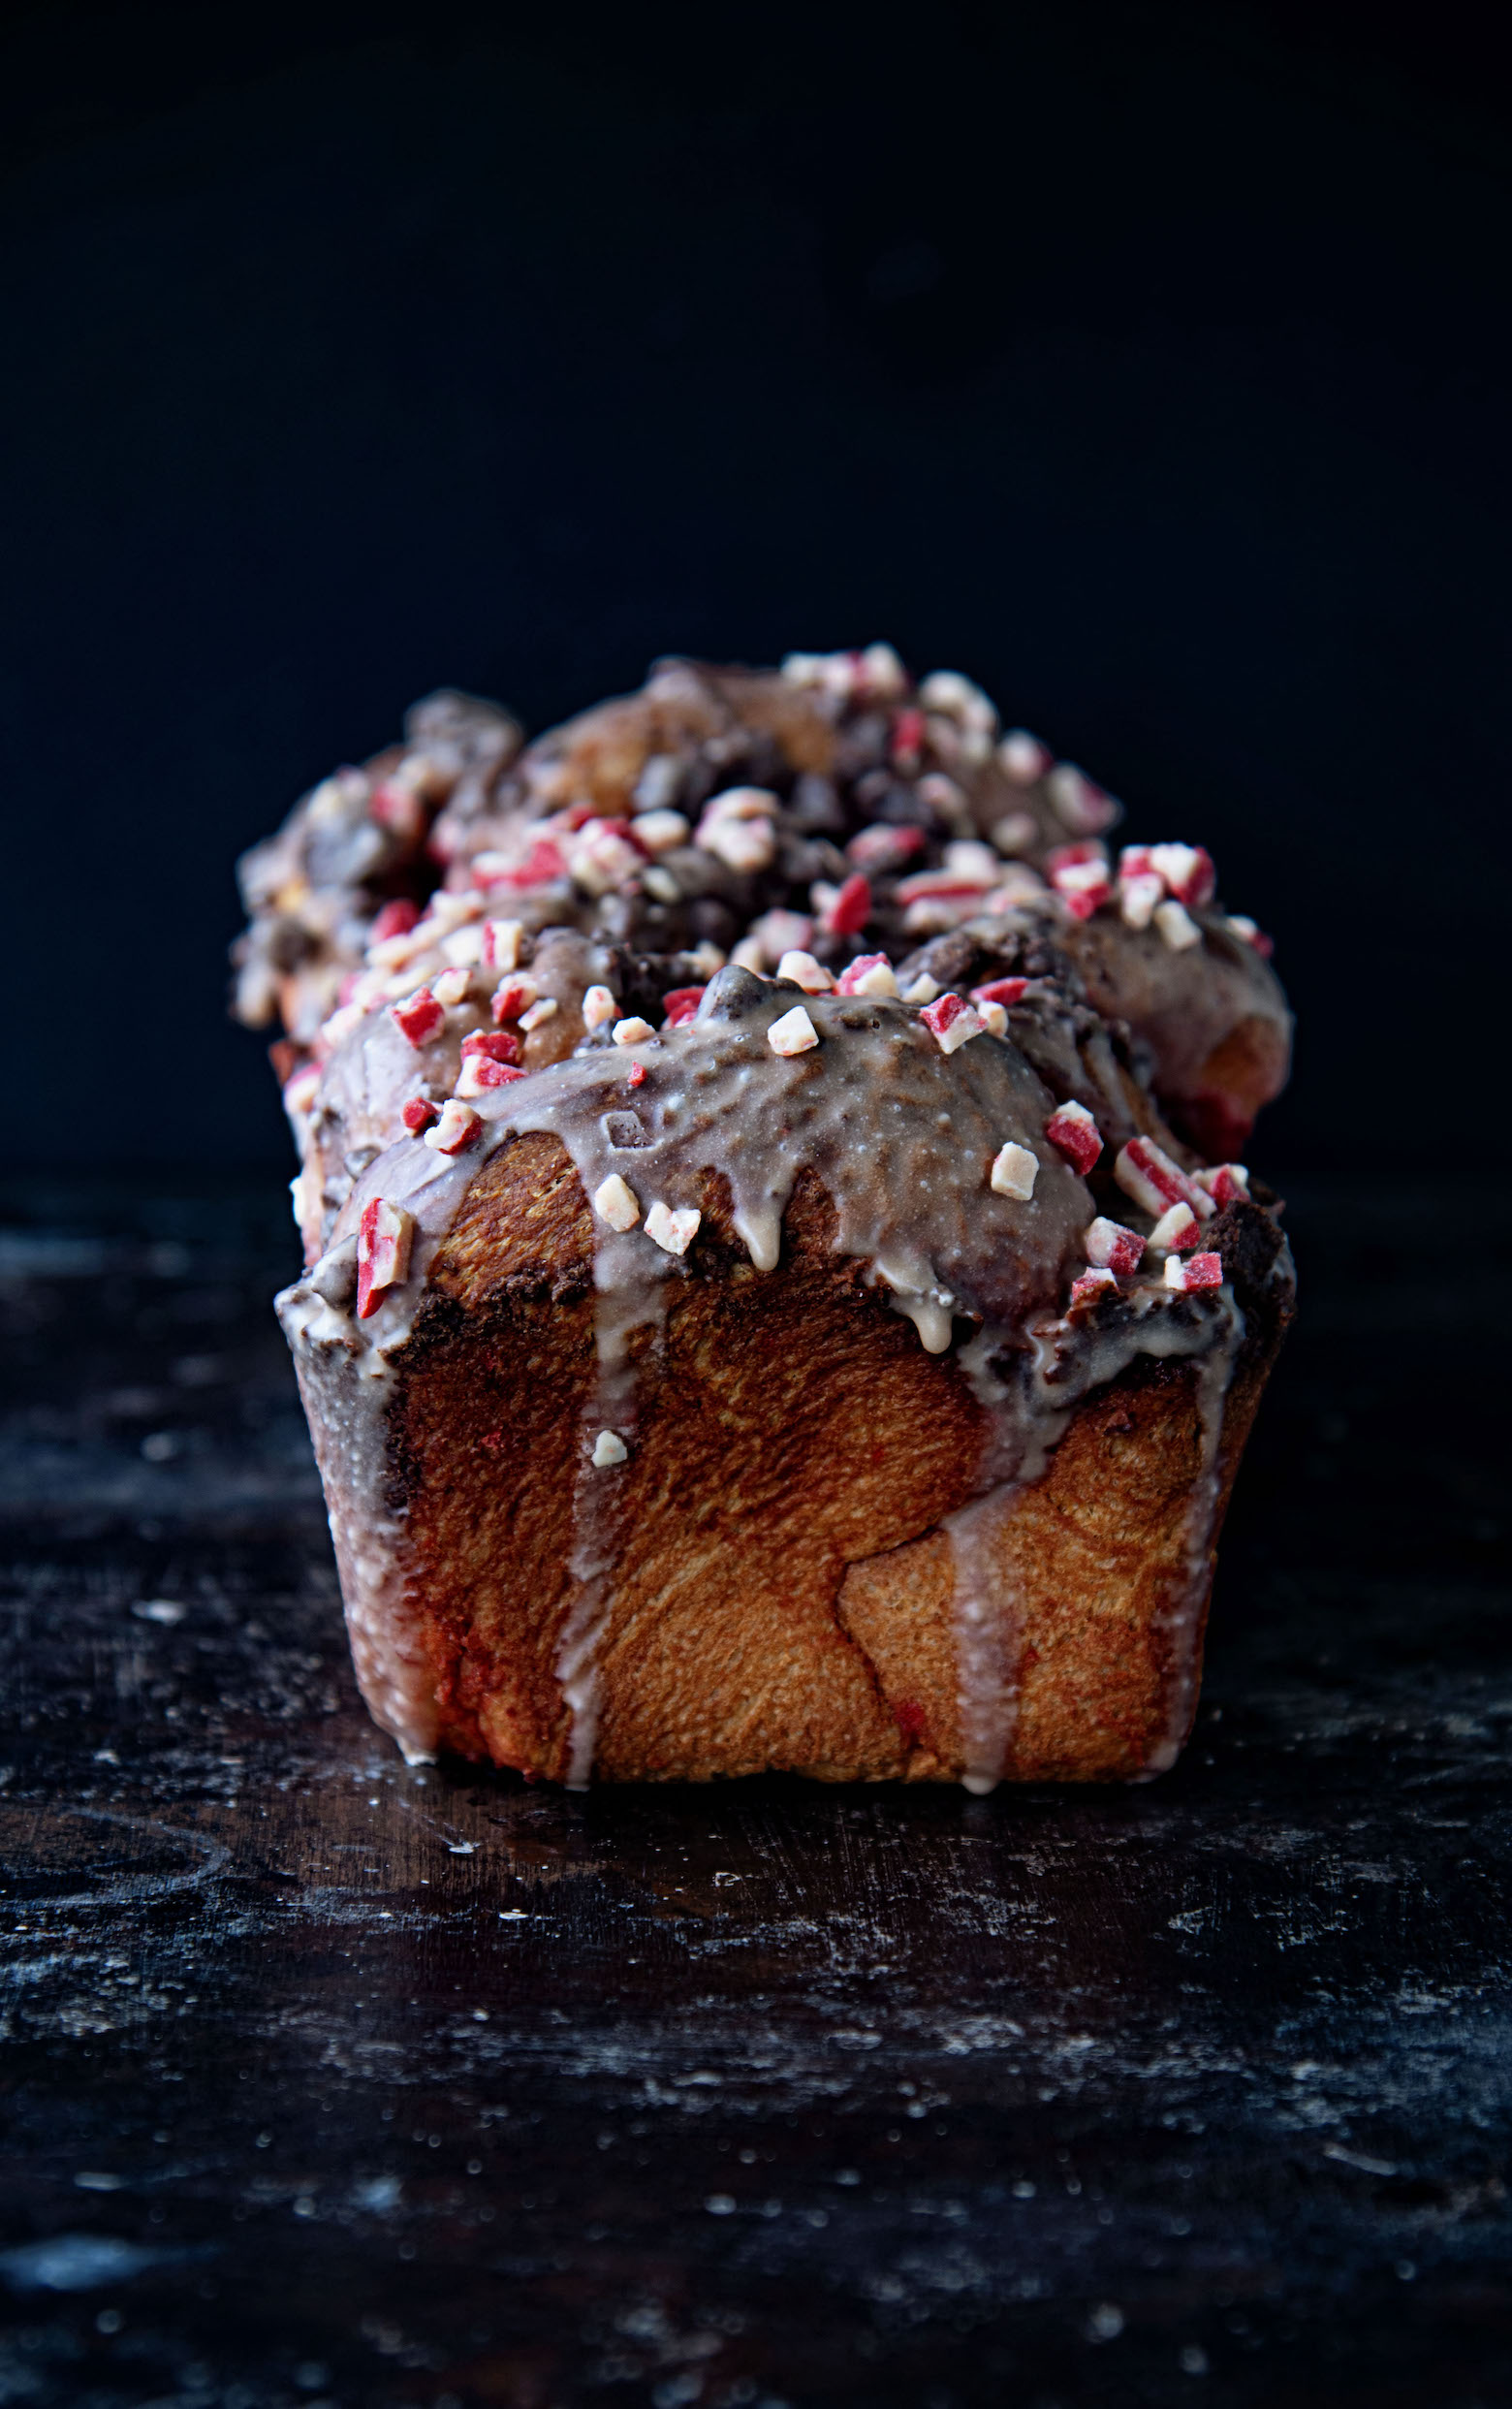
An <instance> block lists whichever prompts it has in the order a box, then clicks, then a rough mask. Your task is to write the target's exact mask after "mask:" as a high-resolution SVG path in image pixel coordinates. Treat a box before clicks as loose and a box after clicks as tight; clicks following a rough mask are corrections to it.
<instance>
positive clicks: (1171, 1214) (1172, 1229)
mask: <svg viewBox="0 0 1512 2409" xmlns="http://www.w3.org/2000/svg"><path fill="white" fill-rule="evenodd" d="M1196 1227H1197V1216H1196V1214H1195V1213H1194V1212H1193V1211H1192V1209H1191V1206H1190V1205H1189V1204H1174V1205H1171V1206H1169V1207H1168V1208H1167V1210H1166V1211H1165V1212H1164V1213H1162V1214H1161V1216H1160V1219H1159V1220H1158V1221H1157V1222H1156V1223H1155V1226H1154V1228H1153V1229H1152V1230H1151V1231H1150V1241H1149V1243H1150V1246H1152V1247H1153V1248H1154V1251H1155V1252H1156V1253H1157V1254H1171V1253H1174V1252H1175V1251H1176V1249H1177V1248H1178V1247H1179V1246H1180V1245H1181V1240H1182V1239H1183V1238H1189V1237H1190V1236H1191V1234H1192V1232H1193V1231H1194V1230H1195V1229H1196Z"/></svg>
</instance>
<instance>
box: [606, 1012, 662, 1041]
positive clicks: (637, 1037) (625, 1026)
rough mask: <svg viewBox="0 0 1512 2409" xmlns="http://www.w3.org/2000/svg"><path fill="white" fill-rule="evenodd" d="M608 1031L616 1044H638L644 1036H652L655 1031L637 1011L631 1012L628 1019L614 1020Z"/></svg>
mask: <svg viewBox="0 0 1512 2409" xmlns="http://www.w3.org/2000/svg"><path fill="white" fill-rule="evenodd" d="M610 1033H611V1035H612V1036H613V1038H614V1043H615V1045H616V1046H638V1045H640V1044H641V1042H642V1040H643V1039H644V1038H646V1037H654V1036H655V1034H656V1031H655V1030H654V1029H653V1028H652V1027H651V1024H650V1022H649V1021H643V1020H642V1018H641V1016H640V1014H639V1013H638V1012H632V1013H631V1015H630V1017H629V1019H628V1020H623V1021H616V1022H615V1023H614V1029H613V1030H611V1032H610Z"/></svg>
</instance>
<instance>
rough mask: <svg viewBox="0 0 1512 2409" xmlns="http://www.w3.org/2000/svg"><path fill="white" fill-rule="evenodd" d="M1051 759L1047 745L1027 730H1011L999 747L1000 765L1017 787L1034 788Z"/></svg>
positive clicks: (998, 758)
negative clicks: (1036, 780) (1035, 782)
mask: <svg viewBox="0 0 1512 2409" xmlns="http://www.w3.org/2000/svg"><path fill="white" fill-rule="evenodd" d="M1050 758H1051V757H1050V753H1049V751H1048V750H1047V748H1046V747H1045V745H1042V744H1041V743H1040V741H1039V738H1038V737H1037V736H1031V735H1030V734H1029V731H1028V729H1027V728H1010V729H1009V731H1008V733H1007V735H1006V736H1005V737H1004V738H1003V741H1002V743H1001V744H1000V745H998V747H997V760H998V765H999V767H1000V768H1001V770H1002V772H1003V775H1004V777H1011V778H1012V780H1013V782H1014V784H1015V785H1016V786H1032V785H1033V784H1034V781H1035V779H1036V778H1041V777H1044V775H1045V773H1046V771H1047V770H1048V769H1049V768H1050ZM1031 841H1032V840H1031Z"/></svg>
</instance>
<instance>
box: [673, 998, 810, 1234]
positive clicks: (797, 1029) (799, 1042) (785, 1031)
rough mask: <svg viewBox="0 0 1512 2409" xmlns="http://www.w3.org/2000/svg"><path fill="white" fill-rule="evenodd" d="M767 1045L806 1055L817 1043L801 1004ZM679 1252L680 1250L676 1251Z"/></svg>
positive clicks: (778, 1022) (774, 1031) (775, 1024)
mask: <svg viewBox="0 0 1512 2409" xmlns="http://www.w3.org/2000/svg"><path fill="white" fill-rule="evenodd" d="M767 1043H768V1045H769V1046H771V1048H772V1053H773V1054H806V1053H807V1052H808V1049H809V1047H810V1046H816V1045H817V1044H818V1043H819V1031H818V1030H817V1029H815V1027H814V1025H813V1023H812V1021H811V1020H810V1019H809V1017H808V1015H807V1013H806V1012H805V1011H804V1009H803V1005H802V1004H801V1003H796V1004H795V1005H794V1006H793V1009H792V1011H791V1012H784V1013H783V1015H782V1017H781V1019H780V1020H776V1021H773V1022H772V1027H771V1028H770V1029H769V1030H768V1031H767ZM678 1252H679V1253H680V1252H681V1249H680V1248H679V1249H678Z"/></svg>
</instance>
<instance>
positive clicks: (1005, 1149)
mask: <svg viewBox="0 0 1512 2409" xmlns="http://www.w3.org/2000/svg"><path fill="white" fill-rule="evenodd" d="M988 1176H989V1182H990V1185H991V1187H992V1192H993V1194H994V1195H998V1196H1013V1197H1015V1198H1017V1200H1018V1202H1019V1203H1020V1204H1027V1203H1028V1201H1029V1198H1030V1197H1031V1196H1032V1195H1033V1193H1034V1183H1035V1181H1036V1179H1038V1177H1039V1157H1038V1155H1035V1154H1031V1153H1030V1151H1029V1149H1028V1147H1027V1146H1020V1145H1018V1144H1017V1143H1016V1142H1015V1141H1014V1140H1013V1139H1012V1138H1010V1139H1009V1141H1008V1143H1007V1145H1006V1146H1000V1147H999V1148H998V1150H997V1153H996V1154H995V1155H994V1156H993V1157H992V1170H991V1172H990V1173H989V1175H988Z"/></svg>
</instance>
